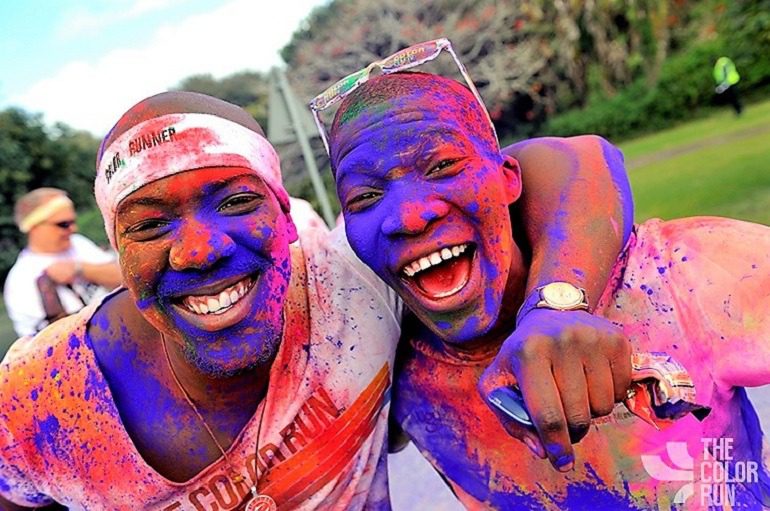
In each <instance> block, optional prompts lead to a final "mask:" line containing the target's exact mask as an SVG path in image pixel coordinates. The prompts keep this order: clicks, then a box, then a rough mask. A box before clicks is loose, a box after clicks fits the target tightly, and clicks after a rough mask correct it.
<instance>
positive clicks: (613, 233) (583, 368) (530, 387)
mask: <svg viewBox="0 0 770 511" xmlns="http://www.w3.org/2000/svg"><path fill="white" fill-rule="evenodd" d="M504 152H505V153H507V154H509V155H511V156H513V157H515V158H516V159H517V160H518V161H519V164H520V166H521V169H522V180H523V189H524V193H523V195H522V198H521V199H520V200H519V202H518V205H517V209H516V210H514V211H513V212H512V214H513V215H514V216H518V223H519V224H520V225H523V228H524V232H525V234H526V238H527V241H528V244H529V246H530V247H531V252H532V255H531V257H532V262H531V266H530V273H529V277H528V281H527V290H526V293H525V302H524V305H523V306H522V308H521V309H520V312H519V314H518V316H517V325H516V331H515V332H514V333H513V334H512V335H511V337H509V338H508V339H507V340H506V341H505V343H504V344H503V347H502V348H501V350H500V353H499V355H498V357H497V358H496V360H495V362H494V363H493V364H492V365H491V366H490V367H489V368H488V370H487V371H486V372H485V374H484V376H483V377H482V380H481V381H480V383H479V389H480V392H481V394H482V397H484V398H487V397H488V395H489V393H490V392H491V391H492V390H494V389H495V388H497V387H501V386H509V385H512V384H516V385H518V386H519V388H520V389H521V391H522V394H523V397H524V401H525V403H526V406H527V409H528V410H529V413H530V415H531V417H532V419H533V422H534V426H535V428H536V430H537V433H538V434H534V433H533V432H532V431H531V430H526V429H524V428H521V427H519V426H517V425H516V424H515V423H512V422H509V421H507V420H505V419H504V418H503V417H501V419H503V422H504V425H505V426H506V429H507V430H508V431H509V432H510V433H511V434H512V435H514V436H516V437H518V438H520V439H522V440H524V441H525V443H527V445H528V446H529V447H530V449H532V450H533V451H534V452H535V453H536V454H537V455H539V456H540V457H546V456H547V457H548V458H549V459H550V461H551V462H552V464H553V465H554V466H556V467H557V468H558V469H560V470H569V469H570V468H571V467H572V465H573V463H574V451H573V449H572V446H571V443H573V442H577V441H579V440H580V439H581V438H582V437H583V436H584V435H585V434H586V433H587V432H588V429H589V427H590V421H591V417H598V416H603V415H607V414H609V413H611V412H612V409H613V406H614V403H615V402H617V401H620V400H622V399H623V398H624V397H625V392H626V389H627V388H628V385H629V382H630V375H631V364H630V352H631V350H630V344H629V343H628V340H627V339H626V338H625V337H624V336H623V335H622V334H621V333H620V330H619V329H617V328H616V327H614V326H613V325H612V324H611V323H609V322H608V321H606V320H604V319H602V318H598V317H595V316H592V315H591V314H590V313H589V312H585V311H582V310H578V311H562V310H552V309H546V308H537V307H536V304H537V303H538V302H539V301H540V293H539V290H538V288H540V287H541V286H544V285H546V284H549V283H552V282H567V283H569V284H572V285H574V286H575V287H578V288H583V289H584V290H585V292H586V298H587V301H588V304H589V306H590V309H589V310H592V309H593V307H594V306H595V305H596V303H597V301H598V300H599V298H600V296H601V294H602V291H603V289H604V287H605V285H606V284H607V279H608V277H609V275H610V270H611V268H612V266H613V264H614V263H615V260H616V258H617V256H618V254H619V253H620V250H621V249H622V247H623V245H624V244H625V241H626V240H627V239H628V236H629V234H630V232H631V228H632V222H633V205H632V198H631V193H630V186H629V183H628V179H627V176H626V173H625V168H624V166H623V158H622V154H621V153H620V151H619V150H618V149H617V148H615V147H614V146H613V145H611V144H610V143H608V142H607V141H606V140H604V139H602V138H601V137H597V136H592V135H588V136H580V137H572V138H540V139H533V140H528V141H525V142H521V143H518V144H515V145H512V146H510V147H507V148H505V149H504ZM514 225H515V224H514ZM514 380H515V381H514ZM498 415H499V414H498Z"/></svg>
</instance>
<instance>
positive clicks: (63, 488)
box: [0, 93, 623, 510]
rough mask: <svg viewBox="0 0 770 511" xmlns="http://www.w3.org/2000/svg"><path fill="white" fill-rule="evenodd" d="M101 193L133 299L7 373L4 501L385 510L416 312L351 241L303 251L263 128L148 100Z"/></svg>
mask: <svg viewBox="0 0 770 511" xmlns="http://www.w3.org/2000/svg"><path fill="white" fill-rule="evenodd" d="M583 170H584V171H585V172H586V173H587V174H588V175H590V174H591V171H592V169H591V168H590V167H588V168H586V169H583ZM95 188H96V195H97V202H98V204H99V208H100V210H101V212H102V215H103V217H104V220H105V226H106V228H107V233H108V236H109V238H110V241H111V244H112V245H113V247H114V248H115V250H116V251H117V252H118V254H119V255H120V268H121V273H122V276H123V282H124V285H125V289H120V290H117V291H116V292H114V293H113V294H111V295H109V296H108V297H106V298H105V299H104V300H102V301H101V303H99V304H94V305H92V306H90V307H88V308H86V309H84V310H83V311H81V312H80V313H78V314H76V315H74V316H71V317H69V318H67V319H65V320H63V321H60V322H58V323H56V324H55V325H53V326H51V327H50V328H49V329H47V330H45V331H44V332H42V333H41V334H40V335H38V336H37V337H36V338H34V340H26V341H21V342H19V343H17V344H16V345H15V346H14V347H13V348H12V350H11V351H10V352H9V353H8V355H7V356H6V358H5V360H4V361H3V364H2V368H1V370H2V372H1V373H0V389H2V396H3V401H4V402H3V407H2V413H0V423H1V424H0V478H1V479H2V484H0V495H2V497H3V499H5V500H7V501H11V502H14V503H15V504H17V505H22V506H39V505H46V504H50V503H52V502H53V501H56V502H60V503H62V504H65V505H67V506H68V507H70V508H73V509H81V508H88V509H111V510H114V509H138V508H142V509H164V510H173V509H235V508H239V506H242V505H244V504H245V503H246V502H247V501H250V500H252V499H253V500H254V502H261V503H262V505H264V506H268V507H269V506H270V505H272V503H275V504H277V505H278V506H280V507H281V508H282V509H295V508H296V509H364V508H366V509H387V508H388V507H389V504H388V494H387V472H386V470H385V468H386V464H385V461H386V445H385V444H386V425H387V414H388V410H389V392H388V390H389V387H390V378H391V368H392V367H393V357H394V351H395V344H396V341H397V339H398V336H399V333H400V320H401V303H400V301H399V300H398V299H397V298H396V296H395V293H393V292H392V291H390V290H389V289H388V288H387V286H385V285H384V284H382V283H381V282H380V281H379V280H378V279H377V278H376V277H375V276H374V274H373V273H372V272H371V271H370V270H368V268H366V267H365V266H364V265H363V264H362V263H361V262H360V261H359V260H358V259H357V258H356V257H355V256H354V255H353V254H352V252H351V251H350V249H349V247H348V246H347V244H346V242H345V241H344V238H343V237H342V236H341V232H340V231H337V232H335V233H332V234H331V235H329V234H328V233H327V231H326V230H325V229H323V230H321V231H320V232H319V231H318V230H316V231H312V230H311V231H307V232H305V233H300V235H299V244H298V245H297V246H295V247H292V246H290V245H291V243H292V242H294V241H295V240H296V239H297V238H298V235H297V232H296V229H295V227H294V225H293V222H292V218H291V213H290V208H289V197H288V195H287V194H286V191H285V190H284V188H283V185H282V184H281V177H280V169H279V163H278V158H277V155H276V153H275V151H274V149H273V148H272V147H271V146H270V144H269V143H268V142H267V140H266V139H265V138H264V135H263V134H262V131H261V128H260V127H259V126H258V125H257V124H256V122H255V121H254V120H253V119H252V118H251V117H250V116H249V115H248V114H247V113H246V112H245V111H243V110H241V109H239V108H237V107H235V106H233V105H230V104H227V103H224V102H222V101H219V100H215V99H213V98H209V97H207V96H202V95H198V94H191V93H167V94H161V95H159V96H155V97H152V98H149V99H147V100H145V101H142V102H140V103H139V104H137V105H136V106H134V107H133V108H132V109H130V110H129V111H128V112H127V113H126V114H124V116H123V117H122V118H121V119H120V121H119V122H118V123H117V125H116V126H115V128H114V129H113V131H112V132H111V133H110V134H109V135H108V136H107V138H106V139H105V141H104V143H103V145H102V149H101V150H100V156H99V168H98V171H97V177H96V187H95ZM556 197H558V193H557V195H556ZM555 217H556V218H557V219H558V215H556V216H555ZM539 227H540V228H546V227H548V224H546V226H545V227H544V226H542V225H541V226H539ZM551 227H553V226H551ZM536 228H537V227H536ZM588 244H590V240H589V243H588ZM611 255H612V256H613V257H614V254H611ZM550 270H551V268H545V269H544V271H543V274H545V275H547V274H548V272H549V271H550ZM597 273H599V272H597V271H596V269H595V268H592V269H590V270H588V271H587V272H586V275H588V280H589V281H590V282H592V283H593V281H594V280H599V281H600V280H601V276H600V278H597V277H596V274H597ZM589 337H590V336H589ZM584 341H585V339H584ZM615 341H616V344H619V345H621V347H620V348H616V349H622V345H623V339H620V338H616V339H615ZM578 344H579V343H578ZM585 344H586V343H585V342H583V344H582V346H583V348H585ZM268 507H265V509H267V508H268Z"/></svg>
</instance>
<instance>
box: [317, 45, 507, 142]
mask: <svg viewBox="0 0 770 511" xmlns="http://www.w3.org/2000/svg"><path fill="white" fill-rule="evenodd" d="M442 50H446V51H447V52H448V53H449V54H450V55H451V56H452V58H453V59H454V61H455V64H457V67H458V69H459V70H460V74H462V75H463V78H464V79H465V83H466V85H468V88H469V89H470V90H471V92H472V93H473V96H474V97H475V98H476V100H477V101H478V102H479V105H480V106H481V109H482V110H484V113H485V114H486V116H487V120H488V121H489V126H490V127H491V128H492V133H494V135H495V140H497V132H496V131H495V126H494V124H492V118H491V117H489V112H487V108H486V106H484V101H483V100H482V99H481V95H480V94H479V91H478V90H477V89H476V86H475V85H474V84H473V81H471V77H470V76H468V71H466V69H465V66H463V64H462V62H460V60H459V59H458V58H457V54H455V52H454V50H453V49H452V43H450V42H449V39H446V38H444V37H442V38H441V39H434V40H432V41H425V42H424V43H419V44H415V45H414V46H410V47H408V48H404V49H403V50H400V51H397V52H396V53H394V54H393V55H391V56H390V57H385V58H384V59H382V60H378V61H376V62H372V63H371V64H369V65H368V66H366V67H365V68H363V69H361V70H360V71H356V72H355V73H353V74H350V75H348V76H346V77H345V78H343V79H342V80H340V81H338V82H337V83H335V84H334V85H332V86H331V87H329V88H328V89H326V90H325V91H323V92H322V93H321V94H319V95H318V96H316V97H315V98H313V100H312V101H311V102H310V110H311V111H312V112H313V119H315V123H316V126H318V132H319V133H320V134H321V140H323V143H324V147H325V148H326V154H327V155H330V152H329V136H328V134H327V132H326V127H325V125H324V123H323V120H322V119H321V115H320V113H321V112H322V111H323V110H326V109H327V108H329V107H331V106H333V105H335V104H337V103H339V102H340V101H342V100H343V99H344V98H345V97H346V96H348V95H349V94H350V93H351V92H353V91H354V90H356V89H357V88H358V87H359V86H361V85H362V84H364V83H366V82H367V81H368V80H369V78H370V77H371V75H372V71H374V70H376V69H379V70H380V72H381V73H382V74H386V75H387V74H391V73H397V72H399V71H405V70H407V69H411V68H413V67H415V66H419V65H420V64H424V63H426V62H429V61H431V60H434V59H435V58H436V57H438V56H439V55H440V54H441V51H442ZM498 145H499V142H498Z"/></svg>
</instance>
